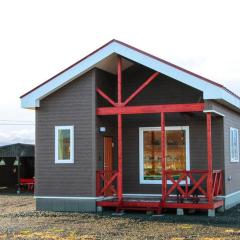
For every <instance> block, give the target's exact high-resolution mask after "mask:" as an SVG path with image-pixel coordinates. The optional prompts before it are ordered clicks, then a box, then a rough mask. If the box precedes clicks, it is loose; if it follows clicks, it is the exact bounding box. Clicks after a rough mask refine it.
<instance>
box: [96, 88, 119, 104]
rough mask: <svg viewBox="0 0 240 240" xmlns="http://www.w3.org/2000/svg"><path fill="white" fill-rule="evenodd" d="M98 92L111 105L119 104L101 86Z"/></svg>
mask: <svg viewBox="0 0 240 240" xmlns="http://www.w3.org/2000/svg"><path fill="white" fill-rule="evenodd" d="M97 93H98V94H99V95H100V96H102V97H103V98H104V99H105V100H106V101H108V102H109V103H110V104H111V105H113V106H117V104H116V103H115V102H114V101H113V100H112V99H111V98H110V97H109V96H108V95H107V94H106V93H104V92H103V91H102V90H101V89H100V88H97Z"/></svg>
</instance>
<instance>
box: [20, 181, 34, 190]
mask: <svg viewBox="0 0 240 240" xmlns="http://www.w3.org/2000/svg"><path fill="white" fill-rule="evenodd" d="M34 184H35V179H34V178H20V186H21V187H24V186H27V190H28V191H33V190H34Z"/></svg>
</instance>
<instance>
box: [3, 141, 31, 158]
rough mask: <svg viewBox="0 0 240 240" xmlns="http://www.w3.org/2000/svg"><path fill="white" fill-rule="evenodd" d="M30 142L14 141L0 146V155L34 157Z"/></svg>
mask: <svg viewBox="0 0 240 240" xmlns="http://www.w3.org/2000/svg"><path fill="white" fill-rule="evenodd" d="M34 148H35V146H34V145H32V144H23V143H16V144H11V145H5V146H1V147H0V157H17V156H18V157H34Z"/></svg>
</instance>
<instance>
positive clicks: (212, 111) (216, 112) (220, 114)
mask: <svg viewBox="0 0 240 240" xmlns="http://www.w3.org/2000/svg"><path fill="white" fill-rule="evenodd" d="M203 112H204V113H215V114H217V115H219V116H222V117H225V115H224V114H223V113H220V112H218V111H216V110H204V111H203Z"/></svg>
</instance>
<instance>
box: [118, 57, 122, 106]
mask: <svg viewBox="0 0 240 240" xmlns="http://www.w3.org/2000/svg"><path fill="white" fill-rule="evenodd" d="M117 78H118V104H119V105H120V104H121V103H122V59H121V57H120V56H118V62H117Z"/></svg>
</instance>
